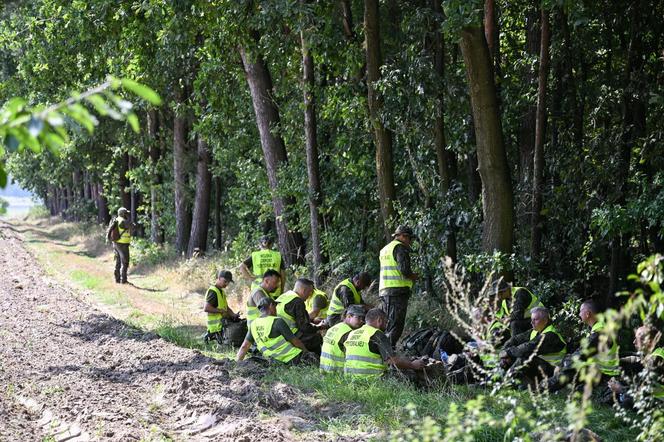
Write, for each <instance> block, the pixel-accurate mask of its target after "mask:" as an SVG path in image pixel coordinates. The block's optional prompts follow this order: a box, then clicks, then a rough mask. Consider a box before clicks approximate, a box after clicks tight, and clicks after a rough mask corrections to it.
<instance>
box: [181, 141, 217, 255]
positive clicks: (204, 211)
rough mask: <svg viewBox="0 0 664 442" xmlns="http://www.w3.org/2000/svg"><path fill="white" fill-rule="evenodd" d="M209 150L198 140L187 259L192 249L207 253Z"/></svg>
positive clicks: (209, 178) (205, 144)
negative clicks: (192, 213) (194, 194)
mask: <svg viewBox="0 0 664 442" xmlns="http://www.w3.org/2000/svg"><path fill="white" fill-rule="evenodd" d="M211 181H212V174H211V173H210V150H209V149H208V145H207V143H206V142H205V140H204V139H202V138H201V137H199V138H198V161H197V163H196V197H195V200H194V216H193V219H192V223H191V236H190V239H189V248H188V249H187V257H191V256H192V255H193V253H194V249H199V250H200V251H201V252H205V251H207V236H208V225H209V219H210V183H211Z"/></svg>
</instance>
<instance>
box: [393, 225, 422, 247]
mask: <svg viewBox="0 0 664 442" xmlns="http://www.w3.org/2000/svg"><path fill="white" fill-rule="evenodd" d="M392 238H394V239H396V240H397V241H400V242H402V243H404V244H405V245H407V246H410V244H411V243H412V242H413V240H414V239H417V235H415V233H413V229H411V228H410V226H406V225H401V226H399V227H397V229H396V230H395V231H394V233H393V234H392Z"/></svg>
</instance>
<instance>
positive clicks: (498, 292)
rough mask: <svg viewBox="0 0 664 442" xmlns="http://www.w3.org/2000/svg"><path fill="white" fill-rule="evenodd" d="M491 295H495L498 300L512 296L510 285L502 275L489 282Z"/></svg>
mask: <svg viewBox="0 0 664 442" xmlns="http://www.w3.org/2000/svg"><path fill="white" fill-rule="evenodd" d="M490 294H491V295H495V296H496V299H497V300H498V301H503V300H505V299H510V298H511V297H512V285H511V284H510V283H509V282H507V281H505V280H504V279H503V278H502V277H501V278H498V279H496V280H495V281H493V282H492V283H491V293H490Z"/></svg>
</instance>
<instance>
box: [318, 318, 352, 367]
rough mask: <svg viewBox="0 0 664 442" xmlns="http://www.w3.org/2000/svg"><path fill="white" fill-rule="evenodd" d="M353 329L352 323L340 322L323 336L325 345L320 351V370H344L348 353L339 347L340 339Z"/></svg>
mask: <svg viewBox="0 0 664 442" xmlns="http://www.w3.org/2000/svg"><path fill="white" fill-rule="evenodd" d="M351 331H353V329H352V328H351V326H350V325H348V324H346V323H345V322H340V323H338V324H337V325H335V326H334V327H332V328H330V329H329V330H328V331H327V333H325V337H324V338H323V347H322V349H321V353H320V371H321V372H330V373H331V372H339V373H341V372H342V371H344V362H345V360H346V354H345V353H344V351H343V350H342V349H340V348H339V341H340V340H341V338H342V337H343V336H344V335H345V334H346V333H348V332H351Z"/></svg>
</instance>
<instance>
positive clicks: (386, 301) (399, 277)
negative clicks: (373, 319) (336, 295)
mask: <svg viewBox="0 0 664 442" xmlns="http://www.w3.org/2000/svg"><path fill="white" fill-rule="evenodd" d="M392 237H393V238H394V239H393V240H392V242H390V243H389V244H388V245H386V246H385V247H383V249H382V250H381V251H380V281H379V282H380V284H379V287H378V295H379V296H380V299H381V301H382V303H383V307H382V308H383V311H385V312H386V313H387V328H386V329H385V334H386V335H387V337H388V338H389V340H390V342H391V343H392V346H393V347H394V346H395V345H396V344H397V341H398V340H399V338H400V337H401V335H402V333H403V328H404V325H405V323H406V312H407V310H408V299H409V298H410V295H411V290H412V287H413V283H414V282H415V281H417V279H418V278H419V277H418V275H417V274H415V273H413V272H412V270H411V267H410V252H411V250H410V245H411V243H412V241H413V240H414V239H417V236H415V234H413V229H411V228H410V227H408V226H399V227H397V229H396V230H395V231H394V233H393V234H392Z"/></svg>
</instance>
